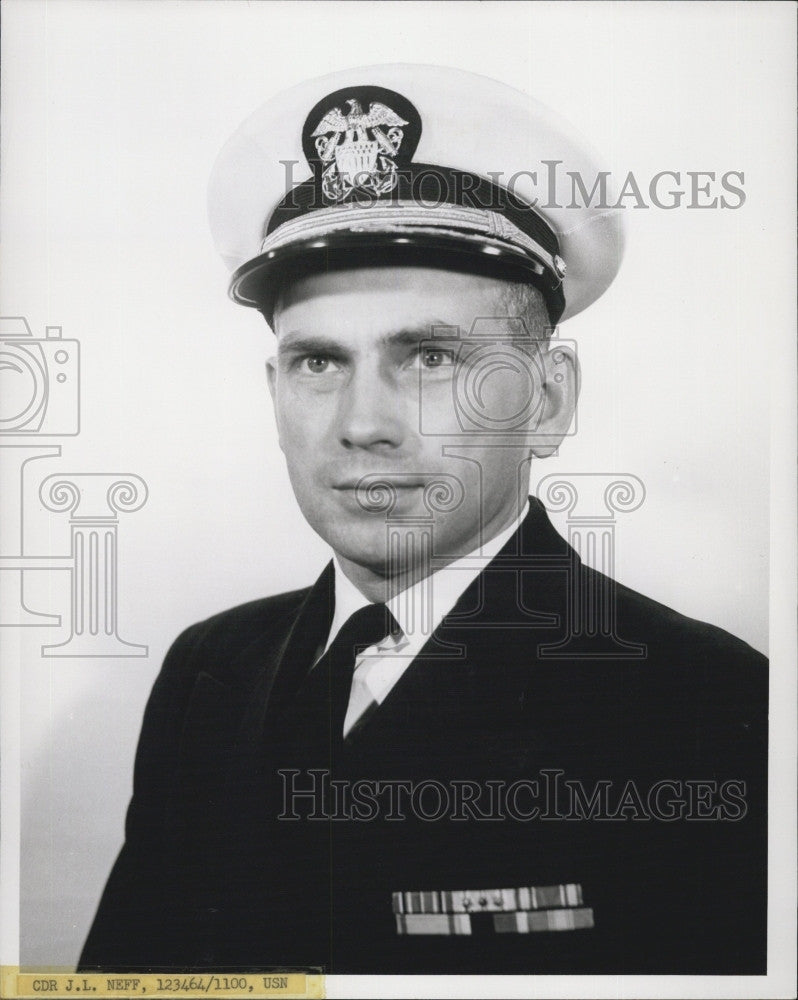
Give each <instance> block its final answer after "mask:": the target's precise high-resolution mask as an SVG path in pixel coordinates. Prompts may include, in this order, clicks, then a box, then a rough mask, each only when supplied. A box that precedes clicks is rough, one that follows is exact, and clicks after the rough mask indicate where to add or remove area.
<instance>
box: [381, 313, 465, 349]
mask: <svg viewBox="0 0 798 1000" xmlns="http://www.w3.org/2000/svg"><path fill="white" fill-rule="evenodd" d="M459 336H460V330H459V328H458V327H457V326H455V325H453V324H451V323H444V322H443V320H438V319H434V320H430V322H429V323H419V324H416V325H414V326H405V327H402V329H401V330H396V331H395V332H394V333H389V334H386V335H385V337H383V340H384V341H385V343H387V344H400V345H402V344H418V343H420V342H421V341H423V340H442V339H445V340H457V339H458V338H459Z"/></svg>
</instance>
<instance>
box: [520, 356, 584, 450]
mask: <svg viewBox="0 0 798 1000" xmlns="http://www.w3.org/2000/svg"><path fill="white" fill-rule="evenodd" d="M540 360H541V362H542V367H543V384H542V392H543V407H542V410H541V414H540V419H539V420H538V421H537V425H536V427H535V428H534V431H533V433H532V435H531V441H530V445H531V452H532V454H533V455H534V456H535V457H536V458H548V456H549V455H553V454H554V453H555V452H556V451H557V449H558V448H559V446H560V444H561V442H562V439H563V438H564V437H565V435H566V434H567V433H568V428H569V427H570V426H571V421H572V420H573V417H574V413H575V412H576V401H577V399H578V398H579V361H578V359H577V357H576V354H575V353H574V352H573V351H572V350H571V348H570V347H566V346H565V345H563V344H560V343H558V342H557V341H556V340H553V341H550V342H549V344H548V345H547V348H546V350H545V351H542V352H541V355H540Z"/></svg>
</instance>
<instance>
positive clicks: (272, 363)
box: [266, 357, 283, 448]
mask: <svg viewBox="0 0 798 1000" xmlns="http://www.w3.org/2000/svg"><path fill="white" fill-rule="evenodd" d="M266 382H267V384H268V386H269V395H270V396H271V397H272V407H273V409H274V422H275V424H276V425H277V437H278V440H279V442H280V447H281V448H282V446H283V442H282V434H281V432H280V415H279V413H278V410H277V358H276V357H273V358H267V359H266Z"/></svg>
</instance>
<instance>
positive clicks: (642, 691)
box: [80, 499, 767, 974]
mask: <svg viewBox="0 0 798 1000" xmlns="http://www.w3.org/2000/svg"><path fill="white" fill-rule="evenodd" d="M333 601H334V586H333V573H332V567H331V566H328V567H327V569H326V570H325V571H324V572H323V573H322V576H321V577H320V579H319V580H318V581H317V582H316V584H315V585H314V586H313V587H311V588H309V589H305V590H300V591H295V592H292V593H286V594H281V595H278V596H276V597H270V598H266V599H264V600H259V601H255V602H252V603H250V604H245V605H243V606H241V607H237V608H234V609H232V610H230V611H227V612H224V613H223V614H220V615H217V616H215V617H213V618H211V619H209V620H207V621H205V622H201V623H199V624H196V625H193V626H192V627H190V628H189V629H187V630H186V631H185V632H184V633H183V634H182V635H181V636H180V637H179V638H178V639H177V641H176V642H175V643H174V645H173V647H172V649H171V650H170V652H169V653H168V655H167V657H166V660H165V663H164V665H163V669H162V671H161V673H160V675H159V677H158V679H157V681H156V683H155V686H154V688H153V691H152V694H151V697H150V700H149V703H148V705H147V709H146V713H145V717H144V723H143V728H142V732H141V738H140V742H139V747H138V752H137V757H136V765H135V780H134V792H133V798H132V801H131V803H130V808H129V811H128V816H127V823H126V840H125V845H124V847H123V849H122V851H121V853H120V855H119V858H118V860H117V862H116V864H115V866H114V868H113V871H112V873H111V875H110V878H109V880H108V884H107V886H106V888H105V892H104V895H103V897H102V900H101V902H100V906H99V909H98V912H97V915H96V918H95V921H94V924H93V927H92V929H91V932H90V934H89V937H88V940H87V942H86V945H85V948H84V951H83V954H82V956H81V960H80V968H81V969H83V970H97V969H120V970H123V969H124V970H146V969H153V970H178V969H183V970H187V969H202V968H205V969H218V970H241V971H244V970H253V971H254V970H261V969H263V970H266V969H274V968H294V967H296V968H322V969H323V970H325V971H332V972H348V973H366V972H370V973H379V972H383V973H419V972H427V973H447V972H448V973H504V972H507V973H510V972H515V973H519V972H526V973H725V974H732V973H737V974H741V973H749V974H753V973H760V974H761V973H764V972H765V916H766V803H765V790H766V770H767V665H766V661H765V660H764V659H763V658H762V657H761V656H760V655H759V654H758V653H756V652H755V651H754V650H752V649H751V648H750V647H749V646H747V645H746V644H745V643H743V642H740V641H739V640H737V639H735V638H733V637H732V636H730V635H729V634H728V633H726V632H723V631H721V630H719V629H717V628H714V627H712V626H709V625H706V624H703V623H701V622H697V621H693V620H690V619H687V618H685V617H683V616H681V615H679V614H677V613H676V612H674V611H672V610H670V609H668V608H666V607H663V606H662V605H660V604H656V603H655V602H653V601H651V600H649V599H647V598H645V597H642V596H640V595H639V594H636V593H634V592H632V591H630V590H627V589H626V588H624V587H622V586H620V585H616V584H614V583H613V582H612V581H610V580H608V579H607V578H606V577H602V576H601V575H600V574H598V573H596V572H594V571H593V570H591V569H589V568H587V567H586V566H584V565H582V564H581V562H580V561H579V559H578V557H577V556H576V554H575V553H574V552H573V550H572V549H571V548H570V547H569V546H568V545H567V544H566V543H565V542H564V541H563V539H562V538H561V537H560V536H559V535H558V534H557V532H555V530H554V529H553V527H552V526H551V524H550V522H549V520H548V518H547V516H546V513H545V511H544V510H543V508H542V506H541V505H540V504H539V503H538V502H537V501H536V500H534V499H533V500H532V501H531V509H530V513H529V515H528V516H527V518H526V520H525V521H524V523H523V524H522V525H521V527H520V528H519V530H518V532H517V533H516V534H515V535H514V536H513V537H512V538H511V539H510V541H509V542H508V543H507V545H506V546H505V547H504V548H503V549H502V551H501V552H500V553H499V555H498V556H497V557H496V558H495V559H494V560H493V561H492V562H491V563H490V565H489V566H488V567H487V568H486V569H485V570H483V572H482V573H481V574H480V576H479V577H478V578H477V579H476V580H475V581H474V582H473V583H472V584H471V585H470V586H469V587H468V588H467V590H466V591H465V592H464V593H463V595H462V596H461V598H460V599H459V600H458V602H457V604H456V605H455V607H454V609H453V610H452V612H451V613H450V614H449V615H447V616H446V618H445V619H444V621H443V623H442V624H441V625H440V627H439V628H438V629H437V630H436V632H435V634H434V635H433V637H432V638H431V640H430V642H428V643H427V645H426V646H425V648H424V649H423V650H422V653H421V655H419V656H418V657H417V658H416V659H415V660H414V661H413V663H412V664H411V666H410V667H409V668H408V669H407V670H406V672H405V673H404V674H403V676H402V677H401V679H400V680H399V682H398V683H397V685H396V686H395V687H394V689H393V690H392V691H391V692H390V694H389V695H388V697H387V699H386V700H385V701H384V703H383V704H382V705H381V706H380V707H379V709H378V710H377V711H376V712H374V713H373V714H372V715H371V716H370V718H369V719H368V720H367V722H366V723H365V724H364V725H363V726H362V727H361V728H360V729H359V730H358V731H357V732H356V733H355V734H354V735H353V736H352V738H350V739H349V740H347V741H346V742H345V741H343V739H342V738H341V736H340V735H339V734H336V733H335V732H332V733H331V732H330V729H329V725H328V716H327V715H326V713H327V708H328V706H326V705H324V704H319V705H318V706H312V705H311V706H308V705H307V704H304V705H303V707H302V709H301V710H300V709H299V708H298V707H297V702H296V700H295V692H296V690H297V687H298V686H299V685H300V684H301V682H302V678H303V677H304V676H305V675H306V674H307V672H308V670H309V669H310V666H311V664H313V663H314V662H315V658H316V656H317V654H318V652H319V651H320V648H321V647H323V645H324V642H325V641H326V637H327V634H328V630H329V626H330V622H331V619H332V612H333ZM322 701H323V699H322ZM281 771H282V772H283V773H278V772H281ZM329 780H334V781H335V782H336V784H335V786H334V787H332V790H331V786H330V785H329ZM325 782H326V783H327V784H325ZM380 783H381V784H380ZM292 790H293V791H294V792H301V791H309V790H310V791H313V792H314V794H313V795H308V796H304V797H303V796H301V795H293V796H292V795H291V794H290V793H291V791H292ZM322 793H327V794H325V796H324V798H322ZM491 796H492V798H491ZM535 810H537V812H535ZM291 816H296V817H298V818H289V817H291ZM557 886H579V887H580V888H579V890H576V889H571V890H567V891H568V892H569V893H571V896H570V897H569V898H568V900H566V902H568V903H569V905H572V904H574V902H575V897H574V896H573V894H574V893H575V892H577V891H579V892H580V893H581V904H580V906H579V907H578V908H579V909H580V910H582V911H583V913H584V911H589V914H590V918H589V920H587V921H586V920H581V921H577V924H578V923H580V922H581V923H582V924H590V923H592V926H581V927H576V926H575V925H574V926H575V929H551V930H546V929H536V930H534V931H532V932H518V931H516V932H509V933H508V932H504V933H499V932H497V930H496V923H495V921H494V919H493V914H492V913H491V912H488V911H489V910H491V909H492V908H493V907H494V905H495V904H494V903H493V902H492V900H494V898H497V897H496V892H495V890H498V889H521V888H530V887H537V888H549V889H550V887H557ZM446 890H450V891H453V892H454V893H455V896H454V897H444V896H442V895H441V893H443V892H444V891H446ZM463 890H472V895H471V897H470V898H471V900H472V902H471V906H472V912H473V913H474V915H473V916H472V917H469V919H468V923H469V924H470V930H471V933H470V934H462V933H460V934H454V933H436V934H426V933H424V934H408V933H399V932H398V925H397V917H396V915H395V914H394V912H393V910H394V907H395V906H396V905H397V904H396V902H395V901H396V900H397V899H399V900H401V903H400V904H399V906H400V908H407V907H410V908H413V906H416V908H419V907H420V908H437V907H439V906H441V903H440V900H441V899H444V898H450V899H451V898H459V899H460V900H462V899H463ZM491 890H493V892H491ZM563 891H565V890H563ZM411 892H415V893H426V894H427V895H426V896H423V897H422V896H407V895H403V896H401V897H398V896H395V895H394V894H397V893H404V894H407V893H411ZM458 893H459V895H458ZM554 895H555V896H556V892H555V893H554ZM527 898H529V897H527ZM540 898H541V899H542V900H543V902H542V903H539V905H541V906H544V907H547V906H549V905H550V902H551V898H552V892H551V891H549V892H548V893H546V892H544V893H542V894H540ZM547 899H548V900H549V903H547V902H546V901H545V900H547ZM413 900H415V903H414V902H413ZM436 900H437V902H436ZM558 905H559V904H558ZM443 908H445V906H444V907H443ZM483 909H484V912H483ZM550 914H551V911H550V910H549V911H548V915H550ZM565 916H566V924H565V926H571V925H570V924H568V919H570V918H569V916H568V913H566V915H565ZM402 919H403V918H401V917H400V919H399V923H400V924H401V922H402ZM444 919H448V918H444ZM513 919H515V918H513ZM526 919H527V918H526V917H523V918H522V920H526ZM539 919H543V920H544V922H545V920H546V919H547V915H546V913H545V912H544V915H543V917H541V918H539ZM410 924H412V921H410ZM407 926H408V925H407V924H405V925H404V929H407ZM506 926H507V925H506V924H505V927H506ZM524 926H526V925H524ZM546 926H548V925H546ZM551 926H552V927H554V926H563V925H562V923H561V922H560V923H559V924H558V918H557V917H556V915H555V917H554V920H553V924H552V925H551ZM536 927H539V924H538V925H536Z"/></svg>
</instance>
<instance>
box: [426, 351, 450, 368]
mask: <svg viewBox="0 0 798 1000" xmlns="http://www.w3.org/2000/svg"><path fill="white" fill-rule="evenodd" d="M421 364H422V365H423V366H424V367H425V368H445V367H447V366H448V365H452V364H454V351H447V350H445V349H444V348H442V347H424V348H422V350H421Z"/></svg>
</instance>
